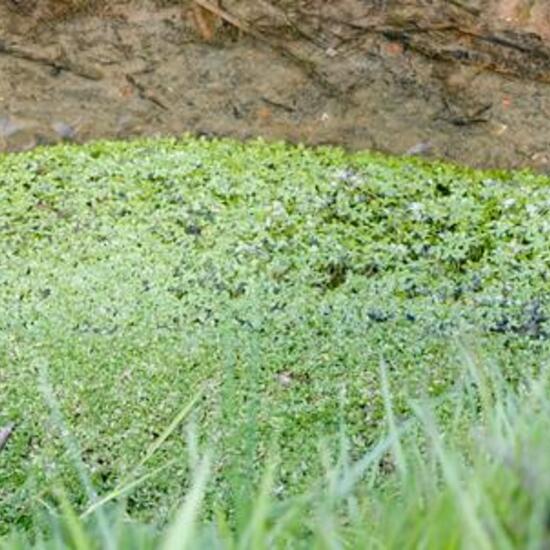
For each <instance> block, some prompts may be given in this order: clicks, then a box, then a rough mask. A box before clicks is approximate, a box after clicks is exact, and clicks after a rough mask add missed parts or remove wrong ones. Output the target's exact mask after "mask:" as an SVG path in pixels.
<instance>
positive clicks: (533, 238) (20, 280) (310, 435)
mask: <svg viewBox="0 0 550 550" xmlns="http://www.w3.org/2000/svg"><path fill="white" fill-rule="evenodd" d="M549 308H550V180H549V179H548V178H545V177H542V176H535V175H533V174H531V173H529V172H516V173H496V172H491V173H489V172H478V171H471V170H466V169H459V168H456V167H452V166H449V165H443V164H428V163H423V162H420V161H418V160H415V159H411V158H403V159H395V158H386V157H383V156H379V155H374V154H370V153H359V154H348V153H346V152H344V151H342V150H340V149H336V148H318V149H307V148H303V147H293V146H288V145H284V144H266V143H263V142H261V141H254V142H250V143H246V144H242V143H237V142H234V141H229V140H214V141H209V140H202V139H201V140H195V139H191V138H184V139H182V140H179V141H176V140H151V141H137V142H131V143H94V144H90V145H86V146H81V147H76V146H70V147H69V146H67V147H65V146H63V147H53V148H49V149H39V150H36V151H34V152H31V153H25V154H18V155H6V156H3V157H0V426H3V425H7V424H9V423H12V422H13V423H15V424H16V430H15V432H14V435H13V437H12V438H11V439H10V440H9V442H8V445H7V446H6V448H5V449H4V450H3V451H2V452H1V453H0V507H1V511H0V533H2V532H5V531H6V530H7V529H8V527H9V526H14V525H16V526H20V527H23V528H26V527H31V526H32V525H33V524H34V522H36V521H37V519H36V518H37V517H38V516H39V515H40V510H44V509H47V508H48V506H49V504H48V503H50V502H52V499H53V497H52V490H53V488H55V487H59V486H63V487H64V488H65V490H66V491H67V493H68V494H69V496H70V498H71V500H72V501H73V503H74V504H75V505H76V506H77V508H78V507H84V508H85V503H86V495H85V492H84V490H83V489H82V487H81V482H80V477H81V474H82V472H81V471H80V469H79V467H76V466H75V457H74V456H71V455H72V454H75V453H76V454H77V455H78V460H77V461H76V462H77V463H79V464H80V467H81V468H85V469H86V471H87V472H88V474H89V475H90V477H91V481H92V483H93V485H94V487H95V490H97V491H98V492H99V493H106V492H108V491H109V490H111V489H112V488H113V487H115V486H116V485H117V483H119V482H120V480H122V479H125V477H126V476H128V474H129V473H131V472H132V471H133V468H135V466H136V464H139V463H140V461H142V460H143V458H144V456H147V455H148V453H149V451H150V449H151V448H152V447H151V446H153V448H156V442H159V445H158V449H157V450H156V451H155V453H154V455H153V456H152V457H151V458H150V460H148V461H147V464H146V467H144V468H142V471H141V473H143V472H144V471H146V472H150V473H154V475H151V476H150V477H148V478H147V479H145V480H144V481H143V482H142V483H141V484H140V485H139V486H138V487H137V488H136V489H135V490H134V491H133V492H132V493H131V494H130V495H129V496H128V497H127V503H126V506H127V509H128V511H129V513H130V514H131V515H132V516H134V517H138V518H140V519H146V520H154V521H162V520H164V519H166V517H168V515H169V514H170V513H171V512H172V511H173V509H174V506H175V505H176V504H177V503H178V502H179V500H180V498H181V496H182V495H183V494H184V492H185V489H186V487H187V486H188V472H187V466H186V460H185V458H184V457H185V448H186V436H185V434H186V425H187V423H188V422H190V423H191V424H192V425H193V426H195V431H196V433H197V434H198V437H199V439H200V441H201V443H202V444H203V445H205V446H208V447H210V448H213V449H215V457H216V467H215V479H214V483H213V486H212V488H211V494H210V495H209V499H210V501H211V503H212V506H222V507H223V506H226V507H229V508H230V507H231V501H232V499H234V498H236V496H235V495H234V494H232V490H231V487H235V483H233V482H230V478H232V479H233V480H234V479H235V478H236V477H237V478H238V476H241V478H242V484H243V486H244V485H246V483H253V482H254V480H255V476H256V477H257V478H259V477H261V474H262V471H263V468H264V464H265V459H266V457H267V456H268V455H269V454H270V453H273V452H274V449H275V452H276V454H277V456H278V457H279V463H280V467H279V469H278V474H277V476H278V477H277V485H276V486H277V491H278V493H280V494H292V493H293V492H295V491H298V490H300V489H301V488H303V487H307V485H308V483H310V482H311V480H313V479H316V477H317V476H318V475H319V472H320V471H321V464H320V463H321V461H320V458H319V455H320V453H319V442H320V441H322V440H323V439H326V440H330V438H332V437H336V436H337V434H338V433H339V432H340V431H341V430H342V429H343V428H342V427H345V430H346V433H347V434H348V435H349V437H350V441H351V444H352V452H353V453H354V454H355V456H360V455H361V454H362V453H364V452H365V451H366V450H367V449H368V448H369V446H370V445H372V443H373V442H374V441H376V440H377V438H378V437H379V436H380V433H381V431H383V430H384V426H383V425H382V424H383V422H382V419H383V416H384V403H383V398H382V392H381V389H380V381H379V365H380V362H381V361H383V362H384V363H385V364H386V365H387V368H388V377H389V383H390V385H391V389H392V392H393V395H394V402H395V407H396V411H397V414H398V419H405V418H407V415H408V414H409V413H410V410H409V404H408V399H409V398H410V396H427V397H431V398H436V399H437V398H438V397H440V396H445V395H446V394H447V393H448V392H449V391H452V388H453V385H454V384H455V383H456V381H457V379H458V378H460V376H461V370H462V368H463V367H462V365H461V364H460V360H459V359H458V357H457V355H458V352H457V350H458V349H459V344H458V341H459V340H460V339H461V338H462V337H464V336H465V335H467V337H468V338H469V339H470V341H475V343H476V344H475V345H476V347H477V348H478V349H479V350H481V353H482V354H483V356H484V357H486V358H488V359H489V360H490V361H491V364H492V365H494V368H498V369H500V370H501V371H502V373H503V375H504V376H505V378H506V379H507V380H510V381H511V382H512V383H521V382H522V380H523V378H524V377H525V376H526V375H527V374H532V373H533V372H536V371H537V369H539V368H540V366H541V364H543V363H544V362H547V361H548V359H549V357H550V322H549V320H548V315H549V311H550V310H549ZM195 398H196V400H195V402H194V407H193V410H192V412H191V413H190V414H189V415H187V416H186V418H185V421H184V422H182V423H181V425H178V426H177V428H176V429H174V430H171V431H170V435H169V437H166V438H164V436H163V434H165V433H166V432H165V430H166V429H167V427H168V426H170V425H171V423H172V422H173V421H174V419H175V418H177V416H178V414H179V413H180V412H181V411H182V410H183V411H185V407H186V405H187V404H189V403H190V401H191V400H193V399H195ZM52 409H54V412H55V414H52ZM440 413H441V418H442V419H443V421H444V419H445V410H444V408H443V410H442V411H440ZM67 440H69V441H70V442H71V444H70V445H67ZM67 447H68V448H69V451H67V450H66V449H67ZM149 454H150V453H149ZM159 467H161V470H160V471H156V469H158V468H159Z"/></svg>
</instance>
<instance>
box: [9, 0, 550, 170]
mask: <svg viewBox="0 0 550 550" xmlns="http://www.w3.org/2000/svg"><path fill="white" fill-rule="evenodd" d="M0 75H1V77H2V78H1V79H0V150H3V151H17V150H26V149H30V148H32V147H35V146H36V145H40V144H51V143H57V142H59V141H76V142H83V141H87V140H90V139H96V138H117V139H125V138H129V137H134V136H142V135H147V136H152V135H167V134H168V135H179V134H182V133H184V132H192V133H195V134H206V135H229V136H234V137H238V138H250V137H255V136H263V137H264V138H266V139H287V140H291V141H300V142H305V143H308V144H320V143H322V144H326V143H330V144H340V145H344V146H345V147H347V148H351V149H363V148H370V149H376V150H381V151H385V152H391V153H397V154H415V155H424V156H429V157H436V158H445V159H449V160H452V161H456V162H459V163H463V164H469V165H473V166H482V167H501V168H511V167H522V166H529V167H533V168H535V169H537V170H541V171H545V172H550V8H549V7H548V6H547V5H546V2H544V1H541V2H536V1H535V2H533V0H530V1H528V0H526V1H525V2H523V1H520V0H508V1H503V2H500V1H499V2H494V3H490V2H484V1H482V0H479V1H476V0H469V1H467V0H460V1H459V0H454V1H452V2H446V1H445V2H441V1H438V0H432V1H428V0H426V1H425V2H422V1H414V2H413V1H410V2H407V1H404V0H393V1H392V0H388V1H381V0H370V1H365V0H363V1H359V0H338V1H335V2H323V1H321V0H309V1H302V2H284V1H282V0H281V1H279V2H267V1H258V2H239V1H237V0H224V1H223V2H214V1H213V0H210V1H209V0H200V1H199V0H196V1H193V2H191V1H188V2H184V1H182V2H176V1H174V2H169V1H164V2H160V1H158V0H157V2H155V3H153V2H152V1H151V2H147V1H146V0H142V1H141V2H139V3H138V2H137V1H123V0H120V1H116V2H110V3H108V4H107V3H100V2H96V3H95V4H93V5H92V4H89V3H88V4H87V3H86V2H83V1H82V2H76V3H75V2H72V3H71V2H70V1H68V0H67V1H65V2H62V1H54V0H49V1H47V0H43V1H40V0H34V1H32V2H31V1H25V0H17V1H16V0H0Z"/></svg>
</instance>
